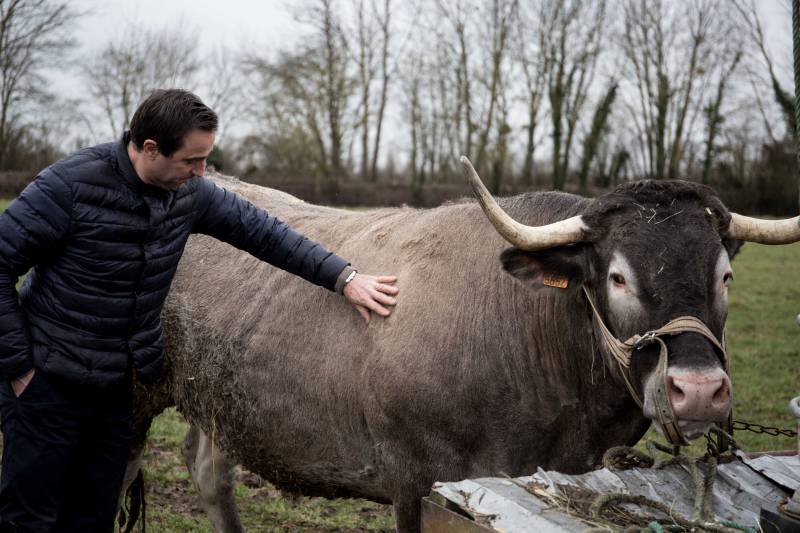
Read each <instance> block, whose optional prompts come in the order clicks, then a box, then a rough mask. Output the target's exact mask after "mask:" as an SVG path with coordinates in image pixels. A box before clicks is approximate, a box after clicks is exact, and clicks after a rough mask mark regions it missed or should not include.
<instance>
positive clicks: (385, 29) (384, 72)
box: [370, 0, 393, 181]
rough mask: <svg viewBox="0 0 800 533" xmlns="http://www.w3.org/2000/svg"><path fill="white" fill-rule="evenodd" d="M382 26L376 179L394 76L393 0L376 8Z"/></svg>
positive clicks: (374, 160)
mask: <svg viewBox="0 0 800 533" xmlns="http://www.w3.org/2000/svg"><path fill="white" fill-rule="evenodd" d="M374 11H375V13H376V15H377V17H378V24H379V27H380V43H381V57H380V72H381V90H380V97H379V99H378V115H377V117H376V119H375V138H374V142H373V148H372V164H371V165H370V180H371V181H376V180H377V179H378V151H379V150H380V146H381V133H382V132H383V119H384V117H385V115H386V103H387V99H388V94H389V84H390V82H391V78H392V75H391V73H392V69H393V67H392V65H391V64H390V60H391V57H392V56H391V50H392V46H391V43H392V25H391V20H392V0H383V9H382V10H381V9H379V8H377V7H376V8H375V9H374Z"/></svg>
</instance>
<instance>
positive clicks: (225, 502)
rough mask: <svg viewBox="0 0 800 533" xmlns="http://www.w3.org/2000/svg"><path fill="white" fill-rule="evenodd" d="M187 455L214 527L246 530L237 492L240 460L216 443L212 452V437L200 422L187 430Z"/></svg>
mask: <svg viewBox="0 0 800 533" xmlns="http://www.w3.org/2000/svg"><path fill="white" fill-rule="evenodd" d="M183 457H184V459H186V466H187V467H188V468H189V473H190V474H191V476H192V480H194V484H195V487H197V492H198V493H199V495H200V502H201V504H202V506H203V509H204V510H205V512H206V514H207V515H208V518H209V520H211V524H212V525H213V526H214V531H217V532H218V533H237V532H243V531H244V528H243V527H242V521H241V519H240V518H239V509H237V507H236V499H235V498H234V496H233V485H234V481H235V480H234V473H233V467H234V466H236V463H234V462H233V461H231V460H230V459H228V458H227V457H226V456H225V454H224V453H223V452H222V451H221V450H220V449H219V448H217V447H213V453H212V443H211V439H209V438H208V437H207V436H206V435H205V433H203V432H202V431H201V430H200V429H199V428H197V427H196V426H191V427H190V428H189V432H188V433H186V438H185V439H184V441H183Z"/></svg>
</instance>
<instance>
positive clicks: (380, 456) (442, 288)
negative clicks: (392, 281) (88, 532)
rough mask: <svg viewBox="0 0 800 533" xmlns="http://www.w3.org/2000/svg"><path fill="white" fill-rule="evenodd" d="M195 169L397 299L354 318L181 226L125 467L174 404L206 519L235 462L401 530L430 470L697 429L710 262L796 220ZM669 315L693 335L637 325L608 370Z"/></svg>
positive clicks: (228, 525) (687, 201) (651, 192)
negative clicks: (160, 345) (427, 201)
mask: <svg viewBox="0 0 800 533" xmlns="http://www.w3.org/2000/svg"><path fill="white" fill-rule="evenodd" d="M468 168H469V167H468ZM474 178H475V179H477V177H476V176H474ZM215 181H216V182H217V183H218V184H219V185H220V186H222V187H225V188H228V189H231V190H233V191H235V192H236V193H237V194H240V195H242V196H244V197H246V198H248V199H249V200H251V201H252V202H254V203H256V204H257V205H259V206H261V207H263V208H265V209H266V210H267V211H268V212H270V213H271V214H273V215H277V216H279V217H280V218H282V219H284V220H285V221H287V222H288V223H289V224H291V226H292V227H294V228H296V229H298V230H299V231H301V232H303V233H304V234H306V235H308V236H309V237H310V238H312V239H315V240H317V241H319V242H324V243H326V245H328V246H329V247H330V248H332V249H333V250H336V251H337V252H338V253H341V254H342V255H344V256H346V257H350V258H352V260H353V261H354V263H355V264H356V266H358V267H361V268H363V269H367V270H370V271H375V272H391V273H393V274H396V275H398V276H399V279H400V284H401V285H402V287H401V290H402V293H403V298H402V301H401V302H400V304H399V305H398V306H397V308H396V310H395V312H394V314H393V315H392V316H391V317H390V318H388V319H386V320H382V319H376V320H373V321H372V322H371V323H370V324H369V325H368V326H365V324H364V323H363V321H362V320H361V318H360V317H359V316H358V315H357V314H355V313H353V312H352V309H351V308H349V307H348V305H347V304H346V302H344V301H343V300H341V299H340V298H337V297H336V296H335V295H331V294H327V293H325V292H323V291H321V290H318V289H316V288H314V287H312V286H309V285H308V284H305V283H303V282H302V281H301V280H298V279H295V278H293V277H292V276H290V275H289V274H286V273H284V272H281V271H278V270H275V269H273V268H271V267H269V266H267V265H265V264H263V263H261V262H259V261H258V260H256V259H254V258H252V257H250V256H249V255H247V254H245V253H242V252H239V251H237V250H235V249H233V248H231V247H230V246H228V245H226V244H224V243H221V242H219V241H216V240H213V239H211V238H208V237H204V236H194V237H192V239H191V240H190V242H189V245H188V246H187V248H186V252H185V254H184V257H183V259H182V262H181V266H180V269H179V272H178V274H177V277H176V279H175V281H174V283H173V287H172V292H171V295H170V298H169V301H168V303H167V306H166V308H165V311H164V317H163V318H164V322H165V335H166V336H167V355H168V369H167V374H166V376H165V378H164V379H163V380H162V382H161V384H160V385H158V386H156V387H155V388H150V389H143V388H142V389H140V390H139V393H140V398H139V400H138V402H137V405H138V406H139V407H138V409H139V410H138V412H137V419H136V420H137V426H138V428H139V431H138V434H139V437H140V439H139V444H138V445H137V446H136V447H135V449H134V452H133V457H132V461H131V465H130V468H129V472H130V473H131V474H133V473H134V472H135V471H136V469H137V465H138V453H139V452H140V451H141V447H142V446H141V443H142V442H143V439H144V433H145V432H146V428H147V427H148V426H149V422H150V420H151V419H152V417H153V416H154V415H156V414H157V413H158V412H160V411H161V410H163V408H164V407H166V406H167V405H172V404H175V405H177V407H178V409H179V410H180V411H181V412H182V413H183V415H184V416H185V417H186V419H187V420H188V421H189V422H190V424H192V430H191V431H190V433H189V435H188V437H187V443H186V445H185V447H184V448H185V453H186V456H187V462H188V465H189V468H190V470H191V473H192V476H193V479H194V481H195V483H196V484H197V485H198V487H199V489H200V494H201V498H202V500H203V505H204V507H205V508H206V510H207V511H208V512H209V515H210V517H211V520H212V522H213V523H214V525H215V528H216V529H217V530H218V531H239V530H241V524H240V522H239V518H238V514H237V511H236V508H235V504H234V500H233V493H232V474H231V471H230V468H231V467H232V466H233V464H235V463H242V464H244V465H245V466H246V467H247V468H248V469H250V470H252V471H254V472H256V473H258V474H259V475H261V476H262V477H263V478H265V479H267V480H269V481H271V482H273V483H274V484H276V485H277V486H278V487H281V488H285V489H290V490H297V491H300V492H303V493H305V494H313V495H323V496H329V497H342V496H358V497H365V498H369V499H372V500H375V501H381V502H391V503H392V504H393V505H394V511H395V517H396V521H397V530H398V531H400V532H413V531H417V530H418V529H419V499H420V497H422V496H424V495H426V494H427V493H428V492H429V489H430V486H431V484H432V483H433V482H434V481H436V480H458V479H463V478H470V477H478V476H489V475H496V474H498V473H500V472H505V473H508V474H511V475H521V474H528V473H531V472H533V471H535V470H536V468H537V467H543V468H546V469H557V470H560V471H562V472H566V473H577V472H582V471H586V470H589V469H591V468H593V467H595V466H596V465H597V464H598V462H599V461H600V459H601V457H602V454H603V452H604V451H605V450H606V449H608V448H609V447H611V446H615V445H621V444H633V443H635V442H636V441H638V440H639V439H640V438H641V436H642V435H643V434H644V433H645V431H646V430H647V428H648V427H649V425H650V424H651V421H652V420H656V421H657V425H658V427H659V428H660V429H661V430H662V431H665V432H666V430H667V429H669V430H670V432H668V434H672V438H677V439H681V440H682V439H691V438H695V437H697V436H699V435H700V434H701V433H702V432H703V431H704V430H706V429H707V427H708V426H709V424H711V423H712V422H714V421H723V420H725V419H726V418H727V417H728V414H729V411H730V405H731V394H732V390H731V383H730V380H729V379H728V376H727V374H726V372H725V354H724V350H723V349H722V348H723V346H722V345H723V343H724V341H723V330H724V326H725V320H726V315H727V285H728V282H729V280H730V279H731V276H732V270H731V266H730V259H731V258H732V257H733V255H735V253H736V251H737V250H738V247H739V246H740V241H741V240H753V241H759V242H766V243H773V244H777V243H787V242H795V241H797V240H800V233H799V232H798V227H797V220H793V221H778V222H774V223H773V222H763V221H759V220H755V219H748V218H745V217H741V216H739V215H732V214H731V213H729V212H728V210H727V209H726V208H725V206H724V205H723V204H722V203H721V202H720V200H719V199H718V198H717V196H716V195H715V193H714V192H713V191H712V190H711V189H709V188H707V187H704V186H701V185H697V184H694V183H689V182H681V181H671V182H654V181H645V182H637V183H629V184H625V185H622V186H620V187H619V189H617V190H616V191H614V192H612V193H610V194H607V195H605V196H602V197H600V198H597V199H586V198H582V197H579V196H575V195H570V194H565V193H553V192H543V193H528V194H523V195H520V196H515V197H512V198H505V199H502V200H500V201H499V204H500V205H499V206H497V205H496V204H494V200H492V199H491V198H490V197H489V196H488V194H486V193H485V190H484V189H482V186H481V185H480V184H479V183H478V182H477V181H476V182H475V187H476V189H477V190H478V191H479V192H482V194H483V196H481V201H482V203H483V204H484V206H485V208H486V212H487V215H488V217H489V219H490V220H491V221H492V223H493V224H494V225H495V226H496V227H493V225H492V224H490V223H489V222H488V221H487V217H486V216H484V213H482V212H481V206H480V205H479V204H478V203H476V202H474V201H462V202H458V203H453V204H447V205H444V206H441V207H438V208H435V209H427V210H418V209H411V208H397V209H379V210H374V211H369V212H351V211H344V210H339V209H331V208H327V207H320V206H316V205H310V204H307V203H304V202H302V201H300V200H298V199H296V198H294V197H292V196H290V195H287V194H284V193H281V192H278V191H275V190H270V189H266V188H262V187H258V186H254V185H248V184H245V183H241V182H239V181H236V180H232V179H229V178H225V177H217V178H215ZM507 240H508V241H510V242H511V243H512V246H509V242H507ZM590 298H591V300H592V301H593V302H594V304H595V307H596V311H593V310H592V306H591V305H590V303H589V299H590ZM680 316H685V317H690V318H689V319H688V320H689V321H690V322H691V323H692V324H694V325H693V326H692V327H694V328H695V329H691V328H689V330H688V331H686V332H684V333H681V334H678V335H664V336H659V335H651V336H646V338H647V339H648V340H650V341H654V342H651V343H649V344H644V343H642V344H639V345H638V346H639V347H640V348H641V349H632V350H630V351H629V352H628V354H629V356H630V357H629V359H628V366H626V365H625V364H624V363H625V361H624V357H623V358H622V359H621V358H620V356H619V353H618V352H619V350H616V351H615V349H613V346H614V339H616V341H617V344H616V346H617V348H619V347H620V346H622V347H624V346H628V348H631V347H632V344H631V343H630V342H629V343H628V344H627V345H626V344H624V343H625V341H626V340H628V339H631V338H633V339H638V338H639V336H641V335H642V334H644V333H645V332H647V331H651V330H657V329H658V328H661V327H662V326H664V325H665V324H666V323H667V322H669V321H670V320H672V319H674V318H676V317H680ZM697 324H699V325H697ZM701 326H702V327H705V328H706V329H705V332H703V331H701ZM658 339H660V340H658ZM656 340H658V342H655V341H656ZM662 347H663V350H662ZM660 350H661V351H660ZM659 364H663V368H662V369H661V370H660V371H657V368H658V366H659ZM626 381H627V382H628V384H629V386H628V385H626ZM659 398H660V400H659ZM675 432H677V436H676V435H675ZM210 435H213V436H214V439H215V450H216V451H215V453H216V456H215V457H214V458H213V463H214V468H212V466H211V465H212V457H211V450H212V446H211V442H210V440H209V436H210Z"/></svg>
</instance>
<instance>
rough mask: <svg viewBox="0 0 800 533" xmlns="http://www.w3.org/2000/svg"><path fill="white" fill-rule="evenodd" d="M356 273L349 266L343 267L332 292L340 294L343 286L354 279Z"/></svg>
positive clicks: (355, 270) (356, 271)
mask: <svg viewBox="0 0 800 533" xmlns="http://www.w3.org/2000/svg"><path fill="white" fill-rule="evenodd" d="M357 273H358V270H357V269H355V268H353V267H352V266H350V265H347V266H346V267H344V270H342V272H341V274H339V279H337V280H336V286H335V287H334V289H333V290H334V291H336V292H338V293H339V294H342V292H344V288H345V286H346V285H347V284H348V283H350V282H351V281H353V279H355V277H356V274H357Z"/></svg>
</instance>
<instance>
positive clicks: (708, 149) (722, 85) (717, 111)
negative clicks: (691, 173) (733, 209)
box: [701, 51, 742, 184]
mask: <svg viewBox="0 0 800 533" xmlns="http://www.w3.org/2000/svg"><path fill="white" fill-rule="evenodd" d="M741 59H742V53H741V51H739V52H737V53H736V54H734V56H733V60H732V61H731V64H730V66H729V67H728V68H727V69H725V70H724V71H723V72H722V75H721V76H720V78H719V81H718V82H717V91H716V94H715V96H714V98H713V99H712V100H711V101H710V102H709V103H708V105H707V106H706V107H705V108H704V109H703V113H704V115H705V117H706V140H705V150H704V154H703V174H702V178H701V179H702V182H703V183H706V184H707V183H709V181H710V176H711V166H712V165H713V164H714V159H715V158H716V155H717V147H716V143H717V137H718V136H719V133H720V129H721V127H722V123H723V120H724V117H723V114H722V103H723V100H724V98H725V92H726V89H727V85H728V81H729V80H730V78H731V76H732V75H733V73H734V72H735V71H736V66H737V65H738V64H739V61H740V60H741Z"/></svg>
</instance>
